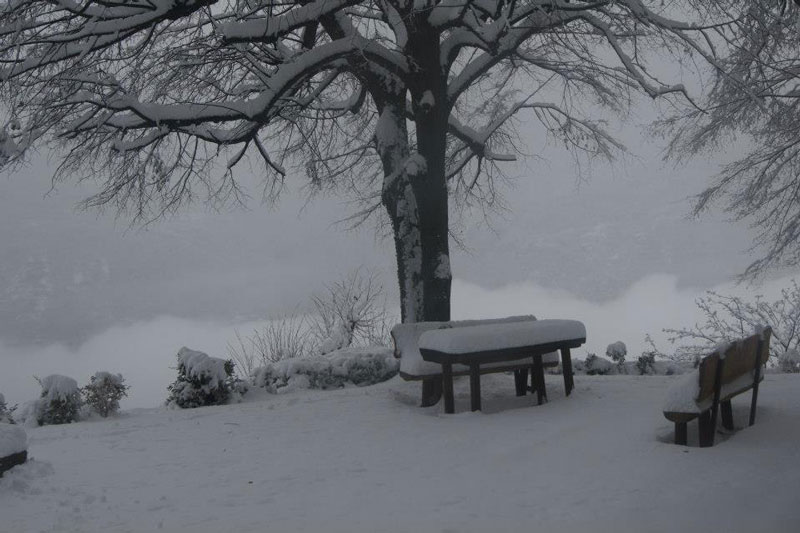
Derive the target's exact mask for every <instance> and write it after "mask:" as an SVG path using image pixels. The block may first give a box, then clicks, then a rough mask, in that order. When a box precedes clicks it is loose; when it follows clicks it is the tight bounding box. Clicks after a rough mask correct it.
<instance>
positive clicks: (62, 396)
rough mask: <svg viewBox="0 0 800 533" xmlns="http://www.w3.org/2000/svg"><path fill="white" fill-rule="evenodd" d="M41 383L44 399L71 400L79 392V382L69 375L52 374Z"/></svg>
mask: <svg viewBox="0 0 800 533" xmlns="http://www.w3.org/2000/svg"><path fill="white" fill-rule="evenodd" d="M41 383H42V399H44V400H48V401H53V400H61V401H66V400H71V399H72V398H74V397H75V395H76V394H78V393H79V391H78V382H77V381H75V380H74V379H72V378H70V377H67V376H61V375H59V374H52V375H49V376H47V377H45V378H44V379H42V381H41Z"/></svg>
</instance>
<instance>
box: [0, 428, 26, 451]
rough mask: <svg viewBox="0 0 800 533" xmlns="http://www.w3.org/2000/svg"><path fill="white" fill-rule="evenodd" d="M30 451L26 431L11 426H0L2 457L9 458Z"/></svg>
mask: <svg viewBox="0 0 800 533" xmlns="http://www.w3.org/2000/svg"><path fill="white" fill-rule="evenodd" d="M27 449H28V437H27V435H26V434H25V430H24V429H22V428H21V427H19V426H14V425H11V424H0V457H7V456H9V455H13V454H15V453H19V452H24V451H25V450H27Z"/></svg>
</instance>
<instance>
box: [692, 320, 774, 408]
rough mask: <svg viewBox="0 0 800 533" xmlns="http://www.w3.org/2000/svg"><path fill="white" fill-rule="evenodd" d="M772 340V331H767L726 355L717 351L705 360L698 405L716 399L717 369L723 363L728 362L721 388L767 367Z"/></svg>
mask: <svg viewBox="0 0 800 533" xmlns="http://www.w3.org/2000/svg"><path fill="white" fill-rule="evenodd" d="M771 336H772V329H771V328H769V327H767V328H764V330H763V331H762V332H761V333H757V334H755V335H751V336H750V337H747V338H744V339H741V340H738V341H736V342H734V343H731V344H730V345H729V346H727V347H726V348H725V350H724V353H723V354H721V353H720V352H719V351H717V352H714V353H712V354H711V355H708V356H707V357H704V358H703V360H702V361H700V393H699V395H698V397H697V402H698V403H700V402H703V401H704V400H708V399H711V398H713V397H714V389H715V387H716V377H717V368H718V367H719V365H720V362H721V361H722V359H724V360H725V362H724V364H723V366H722V375H721V377H720V383H719V386H720V387H724V386H725V385H728V384H730V383H732V382H734V381H735V380H737V379H739V378H741V377H742V376H746V375H748V373H751V372H753V371H754V370H755V369H756V366H759V367H762V366H764V365H766V364H767V359H769V340H770V337H771ZM723 356H724V357H723ZM754 378H755V376H754Z"/></svg>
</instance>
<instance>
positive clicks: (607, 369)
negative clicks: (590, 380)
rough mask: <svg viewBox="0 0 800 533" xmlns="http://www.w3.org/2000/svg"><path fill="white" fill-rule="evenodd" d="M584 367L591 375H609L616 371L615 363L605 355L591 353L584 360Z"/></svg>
mask: <svg viewBox="0 0 800 533" xmlns="http://www.w3.org/2000/svg"><path fill="white" fill-rule="evenodd" d="M583 366H584V369H585V371H586V373H587V374H589V375H590V376H595V375H598V376H607V375H609V374H613V373H614V370H615V369H614V364H613V363H611V361H609V360H608V359H606V358H605V357H598V356H597V355H595V354H593V353H590V354H589V355H587V356H586V359H585V360H584V362H583Z"/></svg>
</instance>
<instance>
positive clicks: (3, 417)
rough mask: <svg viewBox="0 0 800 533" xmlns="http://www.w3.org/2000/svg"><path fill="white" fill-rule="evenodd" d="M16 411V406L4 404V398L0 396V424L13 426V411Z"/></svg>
mask: <svg viewBox="0 0 800 533" xmlns="http://www.w3.org/2000/svg"><path fill="white" fill-rule="evenodd" d="M16 409H17V406H16V405H13V406H11V407H9V406H8V404H6V399H5V397H4V396H3V395H2V394H0V424H3V423H5V424H13V423H14V411H15V410H16Z"/></svg>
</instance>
